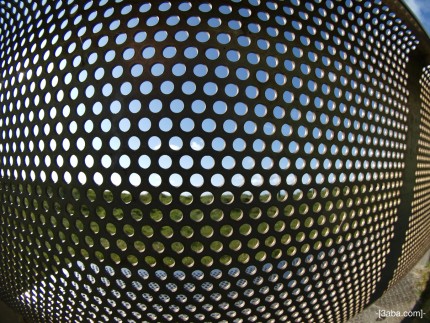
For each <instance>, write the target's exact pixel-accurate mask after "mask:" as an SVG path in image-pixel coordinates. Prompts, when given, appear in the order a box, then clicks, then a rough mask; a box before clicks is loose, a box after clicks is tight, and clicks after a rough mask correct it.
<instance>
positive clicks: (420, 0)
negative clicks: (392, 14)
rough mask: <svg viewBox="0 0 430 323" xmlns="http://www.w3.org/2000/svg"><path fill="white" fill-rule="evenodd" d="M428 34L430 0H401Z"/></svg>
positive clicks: (429, 28)
mask: <svg viewBox="0 0 430 323" xmlns="http://www.w3.org/2000/svg"><path fill="white" fill-rule="evenodd" d="M403 1H404V2H405V3H406V5H407V6H408V7H409V9H411V11H412V12H413V13H414V14H415V16H416V17H417V18H418V20H420V22H421V25H422V26H423V27H424V29H425V30H426V31H427V34H428V35H430V0H403Z"/></svg>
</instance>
